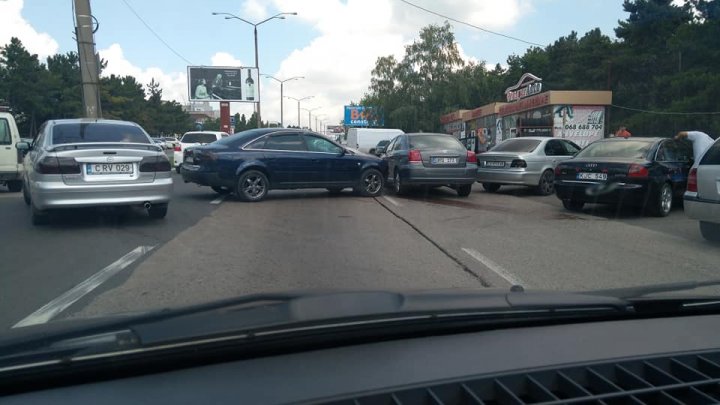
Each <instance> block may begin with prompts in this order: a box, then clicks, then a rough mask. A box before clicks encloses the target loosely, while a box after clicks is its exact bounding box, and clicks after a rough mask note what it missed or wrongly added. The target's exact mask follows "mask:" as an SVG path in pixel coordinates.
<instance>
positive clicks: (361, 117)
mask: <svg viewBox="0 0 720 405" xmlns="http://www.w3.org/2000/svg"><path fill="white" fill-rule="evenodd" d="M344 123H345V125H347V126H349V127H381V126H383V125H385V118H384V117H383V115H382V113H381V111H380V109H379V108H377V107H369V106H362V105H346V106H345V120H344Z"/></svg>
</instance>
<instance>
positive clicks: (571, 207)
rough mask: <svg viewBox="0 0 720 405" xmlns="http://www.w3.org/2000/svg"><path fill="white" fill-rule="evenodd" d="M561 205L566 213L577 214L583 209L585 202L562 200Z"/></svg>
mask: <svg viewBox="0 0 720 405" xmlns="http://www.w3.org/2000/svg"><path fill="white" fill-rule="evenodd" d="M562 205H563V207H565V209H566V210H568V211H575V212H578V211H582V209H583V207H584V206H585V202H584V201H579V200H562Z"/></svg>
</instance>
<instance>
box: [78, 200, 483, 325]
mask: <svg viewBox="0 0 720 405" xmlns="http://www.w3.org/2000/svg"><path fill="white" fill-rule="evenodd" d="M453 287H466V288H472V287H483V282H482V280H480V279H478V278H477V277H476V276H474V275H472V274H470V273H468V272H467V271H466V269H464V268H463V267H462V266H460V265H458V264H457V263H456V262H455V261H454V260H453V259H451V258H449V257H447V256H446V255H445V254H444V253H443V252H442V251H441V250H438V249H437V248H436V247H435V246H434V245H433V244H432V243H430V242H429V241H427V240H426V239H424V238H423V237H422V236H420V235H418V233H417V232H416V231H415V230H414V229H413V228H412V227H410V226H407V224H405V223H403V222H402V221H400V220H399V219H398V218H396V217H395V216H394V215H393V214H392V213H390V212H389V211H388V210H387V209H385V208H384V207H383V206H382V205H380V204H379V203H378V202H377V201H376V199H374V198H364V197H356V196H353V195H352V194H351V193H350V192H348V191H346V192H343V193H342V194H341V195H338V196H332V195H330V194H328V193H327V191H325V190H322V191H319V190H311V191H282V192H278V191H274V192H271V193H270V194H269V195H268V198H267V200H265V201H262V202H259V203H241V202H237V201H227V202H225V203H223V205H222V206H221V207H220V208H218V209H217V210H216V211H214V212H213V213H212V214H211V215H210V216H208V217H206V218H203V219H202V220H201V221H199V222H198V223H197V224H196V225H194V226H193V227H190V228H188V229H187V230H185V231H184V232H182V233H181V234H180V235H178V236H177V237H176V238H175V239H173V240H172V241H170V242H168V243H167V244H165V245H164V246H162V247H160V248H158V249H157V250H155V251H154V252H152V253H151V255H150V256H149V257H148V258H147V259H146V260H145V261H144V262H143V263H142V264H141V265H139V266H138V267H137V269H135V270H134V271H133V272H132V274H131V275H130V276H129V278H128V279H127V280H126V281H125V282H124V283H123V285H121V286H118V287H117V288H115V289H112V290H109V291H106V292H104V293H103V294H101V295H99V296H97V297H94V299H92V300H90V302H88V303H86V305H85V306H84V307H82V308H80V309H78V310H77V311H70V313H69V315H70V316H78V317H85V316H96V315H106V314H111V313H118V312H126V311H137V310H147V309H151V308H164V307H177V306H182V305H189V304H194V303H199V302H207V301H213V300H218V299H222V298H228V297H236V296H241V295H245V294H254V293H261V292H272V291H285V290H297V289H301V290H305V289H312V290H316V289H344V290H347V289H349V290H367V289H380V290H386V289H428V288H430V289H435V288H453Z"/></svg>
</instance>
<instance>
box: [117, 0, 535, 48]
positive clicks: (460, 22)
mask: <svg viewBox="0 0 720 405" xmlns="http://www.w3.org/2000/svg"><path fill="white" fill-rule="evenodd" d="M123 1H124V0H123ZM400 1H401V2H403V3H405V4H407V5H408V6H412V7H415V8H417V9H420V10H422V11H425V12H427V13H430V14H434V15H436V16H438V17H442V18H444V19H446V20H450V21H453V22H456V23H458V24H463V25H467V26H468V27H472V28H475V29H478V30H480V31H484V32H487V33H488V34H493V35H498V36H501V37H504V38H507V39H512V40H514V41H519V42H523V43H526V44H528V45H534V46H539V47H543V46H545V45H542V44H538V43H536V42H530V41H526V40H524V39H521V38H517V37H513V36H510V35H506V34H503V33H500V32H495V31H491V30H489V29H486V28H483V27H478V26H477V25H474V24H470V23H469V22H465V21H460V20H458V19H455V18H452V17H448V16H446V15H443V14H440V13H438V12H435V11H432V10H428V9H426V8H425V7H422V6H419V5H417V4H414V3H411V2H409V1H407V0H400Z"/></svg>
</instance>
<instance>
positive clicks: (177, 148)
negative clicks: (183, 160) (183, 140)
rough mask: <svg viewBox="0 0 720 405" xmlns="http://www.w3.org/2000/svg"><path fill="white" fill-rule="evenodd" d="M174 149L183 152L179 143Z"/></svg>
mask: <svg viewBox="0 0 720 405" xmlns="http://www.w3.org/2000/svg"><path fill="white" fill-rule="evenodd" d="M173 150H174V151H175V152H182V148H181V147H180V145H179V144H178V145H175V147H173Z"/></svg>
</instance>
